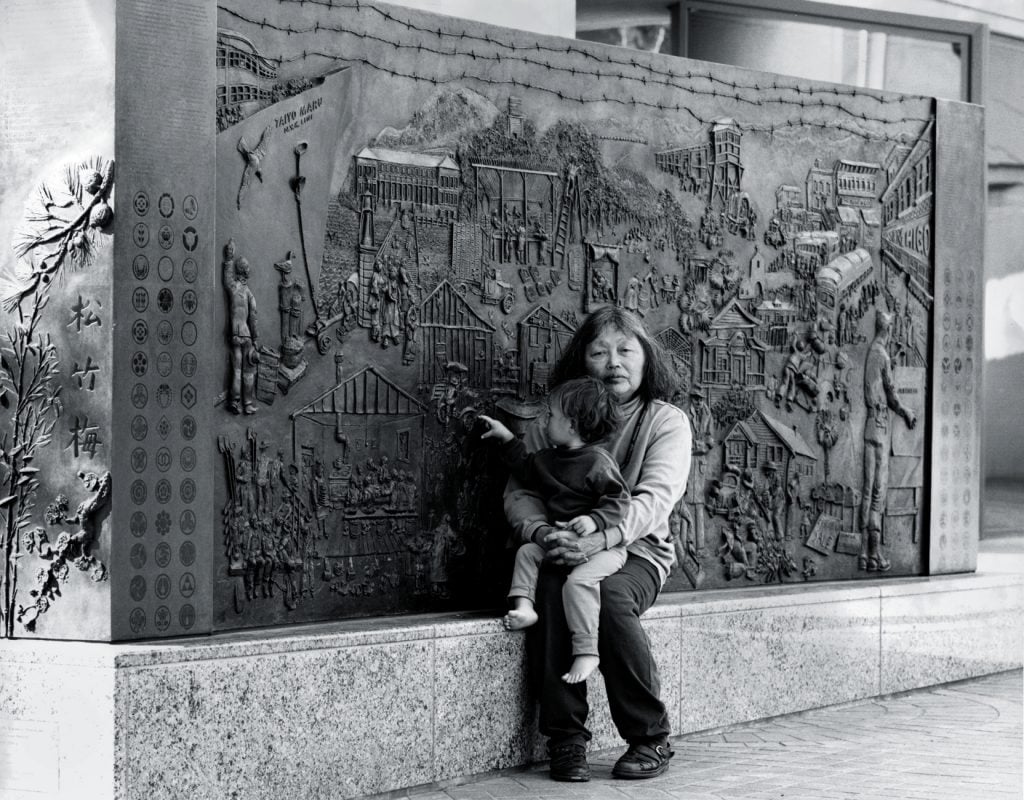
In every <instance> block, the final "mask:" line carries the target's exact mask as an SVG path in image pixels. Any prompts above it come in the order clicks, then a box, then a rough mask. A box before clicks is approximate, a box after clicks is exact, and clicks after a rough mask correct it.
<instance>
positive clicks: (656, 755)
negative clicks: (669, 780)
mask: <svg viewBox="0 0 1024 800" xmlns="http://www.w3.org/2000/svg"><path fill="white" fill-rule="evenodd" d="M674 755H675V752H674V751H673V750H672V748H671V747H669V746H668V744H631V745H630V746H629V749H628V750H627V751H626V752H625V753H623V754H622V756H620V757H619V760H618V761H616V762H615V766H614V767H612V775H613V776H614V777H616V778H626V779H627V780H633V779H636V778H656V777H657V776H659V775H661V774H662V773H663V772H665V770H667V769H668V762H669V760H670V759H671V758H672V756H674Z"/></svg>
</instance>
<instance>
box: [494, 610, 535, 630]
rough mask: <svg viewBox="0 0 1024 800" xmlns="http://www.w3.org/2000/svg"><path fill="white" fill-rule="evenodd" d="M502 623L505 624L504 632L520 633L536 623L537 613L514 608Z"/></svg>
mask: <svg viewBox="0 0 1024 800" xmlns="http://www.w3.org/2000/svg"><path fill="white" fill-rule="evenodd" d="M502 621H503V622H504V623H505V630H508V631H521V630H522V629H523V628H529V627H530V626H531V625H533V624H535V623H536V622H537V612H536V611H534V610H533V609H532V608H514V609H512V610H511V611H509V612H508V613H507V614H506V615H505V618H504V619H503V620H502Z"/></svg>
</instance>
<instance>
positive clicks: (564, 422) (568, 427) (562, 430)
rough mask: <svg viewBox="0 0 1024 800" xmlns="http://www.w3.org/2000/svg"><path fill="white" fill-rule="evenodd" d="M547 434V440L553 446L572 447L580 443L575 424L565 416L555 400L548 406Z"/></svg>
mask: <svg viewBox="0 0 1024 800" xmlns="http://www.w3.org/2000/svg"><path fill="white" fill-rule="evenodd" d="M547 435H548V441H549V442H551V444H552V445H553V446H554V447H566V446H569V447H574V446H579V445H580V444H582V440H581V439H580V437H579V434H578V433H577V432H576V426H575V425H573V423H572V420H570V419H569V418H568V417H567V416H565V413H564V412H563V411H562V407H561V406H560V405H559V404H558V403H557V402H556V403H552V404H551V405H549V406H548V420H547Z"/></svg>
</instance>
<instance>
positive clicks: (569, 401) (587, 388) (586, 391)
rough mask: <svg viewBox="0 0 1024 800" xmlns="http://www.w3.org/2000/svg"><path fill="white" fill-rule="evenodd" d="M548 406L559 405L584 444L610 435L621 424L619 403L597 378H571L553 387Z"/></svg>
mask: <svg viewBox="0 0 1024 800" xmlns="http://www.w3.org/2000/svg"><path fill="white" fill-rule="evenodd" d="M548 403H549V404H555V403H557V404H558V407H559V408H560V409H562V413H563V414H565V417H566V419H569V420H572V423H573V425H575V426H576V432H577V433H578V434H579V435H580V438H581V439H582V440H583V441H584V442H586V443H587V444H591V443H593V442H597V441H600V440H601V439H604V438H605V437H607V436H609V435H611V434H612V433H614V432H615V430H616V429H617V428H618V427H619V425H620V424H621V422H622V414H621V412H620V410H619V403H618V401H617V400H616V399H615V397H614V396H613V395H612V393H611V392H609V391H608V388H607V387H606V386H605V385H604V384H603V383H602V382H601V381H599V380H598V379H597V378H591V377H589V376H588V377H583V378H571V379H570V380H567V381H565V382H563V383H560V384H558V385H557V386H555V387H554V388H553V389H552V390H551V393H550V394H549V395H548Z"/></svg>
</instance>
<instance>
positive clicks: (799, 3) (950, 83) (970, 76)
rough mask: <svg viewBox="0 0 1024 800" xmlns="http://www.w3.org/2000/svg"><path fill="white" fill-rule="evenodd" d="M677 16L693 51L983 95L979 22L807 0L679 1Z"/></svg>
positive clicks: (870, 82) (795, 70)
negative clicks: (756, 0) (808, 1)
mask: <svg viewBox="0 0 1024 800" xmlns="http://www.w3.org/2000/svg"><path fill="white" fill-rule="evenodd" d="M894 5H895V4H894ZM676 19H677V20H678V23H677V27H678V30H677V31H676V36H675V39H676V41H675V43H674V44H675V49H676V50H677V51H678V54H679V55H684V56H686V57H688V58H696V59H701V60H704V61H715V62H718V63H723V64H734V65H736V66H740V67H747V68H750V69H757V70H764V71H767V72H779V73H783V74H786V75H793V76H796V77H798V78H806V79H809V80H823V81H831V82H835V83H846V84H850V85H853V86H864V87H868V88H872V89H884V90H887V91H893V92H905V93H909V94H921V95H930V96H935V97H942V98H947V99H951V100H968V101H971V102H976V103H980V102H982V98H981V92H980V80H981V75H980V72H981V69H982V66H981V59H982V55H981V52H980V50H981V49H982V46H981V44H980V41H981V39H982V38H983V36H984V27H983V26H982V25H977V24H974V23H964V22H957V21H954V20H940V19H936V18H934V17H925V16H912V15H908V14H900V13H895V12H891V11H869V10H867V9H862V8H858V7H854V6H849V5H841V4H835V5H830V4H822V3H807V2H803V0H759V1H758V2H754V1H753V0H682V2H680V3H679V5H678V17H677V18H676Z"/></svg>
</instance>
